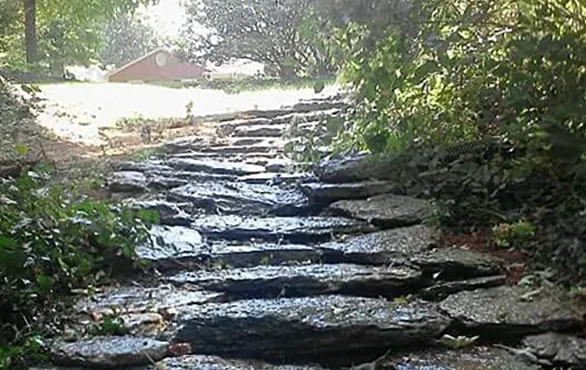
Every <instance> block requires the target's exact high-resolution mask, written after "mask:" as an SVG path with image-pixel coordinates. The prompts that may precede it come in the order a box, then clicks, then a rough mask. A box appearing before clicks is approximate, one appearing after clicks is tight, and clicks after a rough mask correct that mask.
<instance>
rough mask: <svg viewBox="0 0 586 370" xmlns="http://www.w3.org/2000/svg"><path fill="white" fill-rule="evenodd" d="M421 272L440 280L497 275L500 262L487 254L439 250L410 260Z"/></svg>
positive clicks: (460, 249)
mask: <svg viewBox="0 0 586 370" xmlns="http://www.w3.org/2000/svg"><path fill="white" fill-rule="evenodd" d="M410 262H411V263H413V264H415V265H417V266H419V268H421V269H422V270H423V271H425V272H427V273H429V274H430V275H431V274H438V275H437V278H438V279H442V280H449V279H466V278H473V277H478V276H491V275H499V274H500V273H501V267H500V266H501V261H500V260H499V259H497V258H495V257H493V256H491V255H489V254H486V253H481V252H476V251H473V250H469V249H463V248H457V247H454V248H439V249H434V250H431V251H427V252H424V253H421V254H419V255H416V256H414V257H411V258H410Z"/></svg>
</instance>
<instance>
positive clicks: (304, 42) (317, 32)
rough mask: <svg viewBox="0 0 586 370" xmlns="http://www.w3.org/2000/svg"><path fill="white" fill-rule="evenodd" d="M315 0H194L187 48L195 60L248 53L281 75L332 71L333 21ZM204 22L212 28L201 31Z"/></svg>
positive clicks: (189, 10)
mask: <svg viewBox="0 0 586 370" xmlns="http://www.w3.org/2000/svg"><path fill="white" fill-rule="evenodd" d="M313 4H314V1H312V0H282V1H279V2H276V1H274V0H203V1H199V0H192V1H190V2H189V3H188V4H187V16H188V22H187V24H186V26H185V28H184V30H183V36H184V46H185V53H186V56H187V57H188V58H189V59H192V60H198V61H201V60H209V61H212V62H216V63H222V62H226V61H229V60H231V59H233V58H246V59H250V60H253V61H255V62H259V63H264V64H265V65H266V66H267V67H268V68H267V70H268V71H272V72H273V74H275V75H278V76H280V77H282V78H286V79H289V78H293V77H296V76H300V75H317V74H321V75H324V74H332V73H333V72H334V71H335V70H336V63H335V51H334V50H333V49H332V48H330V45H329V44H328V43H326V42H324V40H326V39H327V29H326V28H327V27H326V26H328V23H327V21H326V20H325V19H324V18H320V17H318V16H317V13H316V11H315V10H316V9H315V8H314V7H313ZM202 26H203V27H205V28H206V29H208V30H209V32H208V33H207V34H205V35H201V33H199V30H200V29H201V27H202Z"/></svg>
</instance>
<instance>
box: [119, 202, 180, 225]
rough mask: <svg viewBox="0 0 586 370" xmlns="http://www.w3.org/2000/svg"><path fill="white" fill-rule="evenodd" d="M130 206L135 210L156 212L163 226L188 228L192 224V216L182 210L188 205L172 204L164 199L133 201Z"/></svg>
mask: <svg viewBox="0 0 586 370" xmlns="http://www.w3.org/2000/svg"><path fill="white" fill-rule="evenodd" d="M128 204H129V206H130V208H131V209H133V210H140V209H145V210H150V211H156V212H157V213H158V214H159V223H160V224H161V225H166V226H188V225H189V224H191V216H190V215H189V214H188V213H187V212H185V211H184V210H183V209H182V208H181V206H184V207H185V206H188V205H187V204H177V203H172V202H168V201H166V200H164V199H145V200H135V199H131V200H130V201H129V202H128Z"/></svg>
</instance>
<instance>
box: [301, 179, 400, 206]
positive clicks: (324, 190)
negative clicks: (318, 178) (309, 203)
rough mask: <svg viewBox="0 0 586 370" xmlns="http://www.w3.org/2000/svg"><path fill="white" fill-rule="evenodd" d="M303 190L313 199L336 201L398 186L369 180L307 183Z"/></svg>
mask: <svg viewBox="0 0 586 370" xmlns="http://www.w3.org/2000/svg"><path fill="white" fill-rule="evenodd" d="M301 190H302V191H303V192H304V193H305V194H307V196H309V197H310V198H312V199H316V200H319V201H323V202H335V201H338V200H341V199H365V198H369V197H372V196H375V195H380V194H386V193H392V192H393V191H394V190H396V186H395V185H394V184H392V183H390V182H386V181H367V182H358V183H347V184H326V183H319V182H318V183H306V184H302V185H301Z"/></svg>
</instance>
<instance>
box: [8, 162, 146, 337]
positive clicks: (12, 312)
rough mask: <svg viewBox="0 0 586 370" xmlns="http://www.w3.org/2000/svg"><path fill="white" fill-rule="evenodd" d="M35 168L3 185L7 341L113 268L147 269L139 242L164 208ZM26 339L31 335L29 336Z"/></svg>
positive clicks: (35, 325) (122, 270)
mask: <svg viewBox="0 0 586 370" xmlns="http://www.w3.org/2000/svg"><path fill="white" fill-rule="evenodd" d="M45 178H46V175H44V174H43V173H38V172H30V173H29V174H28V175H27V176H24V177H20V178H18V179H3V180H2V183H1V184H0V194H1V195H0V275H1V276H2V277H3V284H2V287H0V309H1V310H2V312H3V316H2V318H1V321H0V327H1V328H2V332H1V333H0V334H1V335H0V338H2V342H1V343H0V344H2V345H7V344H11V343H15V344H22V338H21V337H22V335H23V334H22V331H25V332H26V331H30V330H31V329H32V328H42V327H43V324H45V321H44V320H50V313H51V312H52V311H51V310H52V309H53V308H54V307H55V305H57V304H60V303H62V302H60V297H61V298H62V297H64V296H66V295H67V294H68V293H69V292H70V291H71V290H72V289H74V288H78V287H87V286H88V285H92V284H97V283H99V282H100V281H102V280H104V279H105V278H108V277H110V276H112V275H113V274H124V273H129V272H131V271H134V270H135V269H136V268H140V267H141V266H142V265H141V263H140V262H139V261H138V260H137V259H136V255H135V252H134V246H135V245H137V244H139V243H146V242H148V241H149V239H148V228H149V227H150V225H151V224H153V223H156V222H158V220H157V218H158V215H156V214H154V213H151V212H146V211H144V212H143V211H141V212H134V211H131V210H129V209H127V208H125V207H121V206H118V205H115V204H110V203H108V202H106V201H98V200H91V199H88V198H86V197H83V196H75V194H74V193H71V189H67V188H63V187H61V186H58V185H53V186H47V185H45ZM25 338H26V337H25Z"/></svg>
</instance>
